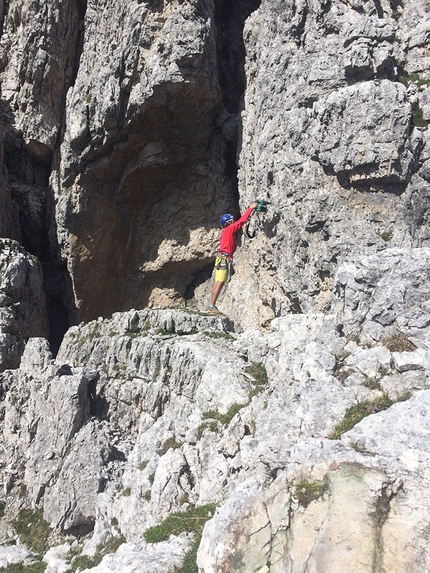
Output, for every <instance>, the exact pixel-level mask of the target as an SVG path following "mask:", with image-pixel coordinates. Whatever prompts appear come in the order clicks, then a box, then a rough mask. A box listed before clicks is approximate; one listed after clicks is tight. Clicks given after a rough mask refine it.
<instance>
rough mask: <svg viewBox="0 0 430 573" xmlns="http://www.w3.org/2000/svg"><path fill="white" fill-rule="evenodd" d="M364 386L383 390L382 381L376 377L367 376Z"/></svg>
mask: <svg viewBox="0 0 430 573" xmlns="http://www.w3.org/2000/svg"><path fill="white" fill-rule="evenodd" d="M363 386H365V387H366V388H369V390H381V383H380V382H379V380H376V378H366V379H365V380H364V382H363Z"/></svg>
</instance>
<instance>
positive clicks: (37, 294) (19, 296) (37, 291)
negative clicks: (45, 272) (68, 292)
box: [0, 239, 48, 371]
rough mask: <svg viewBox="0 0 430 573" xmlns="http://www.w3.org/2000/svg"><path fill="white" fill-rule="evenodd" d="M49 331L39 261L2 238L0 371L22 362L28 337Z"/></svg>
mask: <svg viewBox="0 0 430 573" xmlns="http://www.w3.org/2000/svg"><path fill="white" fill-rule="evenodd" d="M47 334H48V330H47V320H46V311H45V294H44V292H43V290H42V270H41V267H40V264H39V263H38V261H37V259H36V258H34V257H31V256H30V255H28V253H26V251H25V250H24V249H23V248H22V247H21V246H20V245H19V243H17V242H16V241H12V240H9V239H0V338H1V342H0V371H3V370H5V369H6V368H16V367H17V366H18V365H19V359H20V356H21V354H22V351H23V348H24V344H25V340H26V339H27V338H29V337H32V336H47Z"/></svg>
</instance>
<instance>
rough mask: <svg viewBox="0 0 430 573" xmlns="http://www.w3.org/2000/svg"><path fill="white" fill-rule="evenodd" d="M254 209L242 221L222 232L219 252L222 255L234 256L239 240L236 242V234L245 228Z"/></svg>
mask: <svg viewBox="0 0 430 573" xmlns="http://www.w3.org/2000/svg"><path fill="white" fill-rule="evenodd" d="M252 211H253V209H251V207H250V208H249V209H247V210H246V211H245V213H244V214H243V215H242V217H241V218H240V219H238V220H237V221H235V222H234V223H231V225H228V227H225V229H223V230H222V233H221V237H220V242H219V250H220V252H221V253H228V254H229V255H233V254H234V252H235V251H236V249H237V240H236V233H237V232H238V231H239V230H240V229H241V228H242V227H243V226H244V224H245V223H246V222H247V220H248V219H249V218H250V216H251V214H252Z"/></svg>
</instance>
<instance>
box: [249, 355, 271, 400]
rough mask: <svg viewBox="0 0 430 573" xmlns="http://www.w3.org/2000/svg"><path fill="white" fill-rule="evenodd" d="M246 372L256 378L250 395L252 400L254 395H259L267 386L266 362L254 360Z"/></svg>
mask: <svg viewBox="0 0 430 573" xmlns="http://www.w3.org/2000/svg"><path fill="white" fill-rule="evenodd" d="M244 372H246V374H250V375H251V376H252V377H253V378H254V382H253V387H252V390H251V391H250V393H249V396H248V397H249V400H251V398H252V397H253V396H257V395H258V394H260V393H261V392H262V391H263V390H264V389H265V388H266V385H267V382H268V377H267V371H266V367H265V366H264V364H262V363H261V362H259V363H256V362H254V363H253V364H250V365H249V366H247V367H246V368H245V369H244Z"/></svg>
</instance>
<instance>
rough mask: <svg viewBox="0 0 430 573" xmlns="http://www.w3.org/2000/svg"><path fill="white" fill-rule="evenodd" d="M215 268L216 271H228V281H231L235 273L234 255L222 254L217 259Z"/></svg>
mask: <svg viewBox="0 0 430 573" xmlns="http://www.w3.org/2000/svg"><path fill="white" fill-rule="evenodd" d="M215 268H216V270H220V271H227V281H229V280H230V279H231V277H232V276H233V275H234V273H235V270H234V267H233V257H232V255H230V254H229V253H223V252H220V253H219V255H218V256H217V257H216V259H215Z"/></svg>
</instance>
